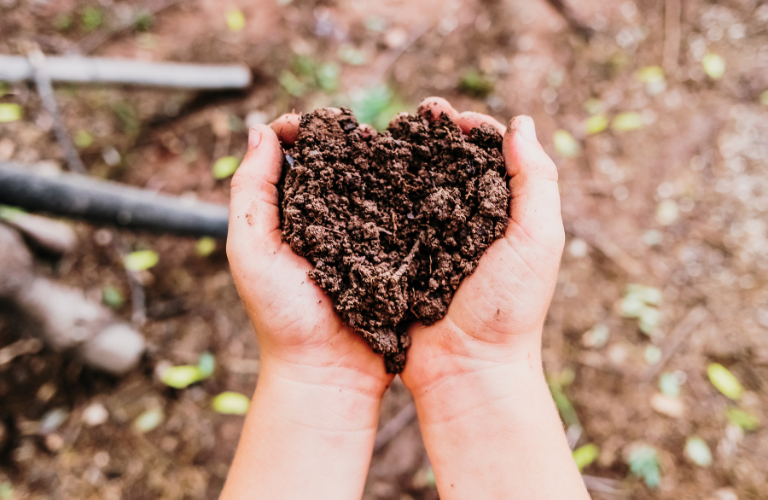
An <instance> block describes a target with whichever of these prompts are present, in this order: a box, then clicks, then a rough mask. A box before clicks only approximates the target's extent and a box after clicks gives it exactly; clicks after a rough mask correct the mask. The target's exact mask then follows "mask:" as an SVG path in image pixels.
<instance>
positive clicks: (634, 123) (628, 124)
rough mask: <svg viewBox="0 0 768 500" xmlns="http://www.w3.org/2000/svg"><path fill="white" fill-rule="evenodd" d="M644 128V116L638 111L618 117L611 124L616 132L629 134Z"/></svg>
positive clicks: (621, 114)
mask: <svg viewBox="0 0 768 500" xmlns="http://www.w3.org/2000/svg"><path fill="white" fill-rule="evenodd" d="M642 126H643V115H641V114H640V113H638V112H636V111H628V112H626V113H620V114H618V115H616V117H615V118H614V119H613V123H612V124H611V128H612V129H613V130H614V131H616V132H627V131H630V130H637V129H639V128H642Z"/></svg>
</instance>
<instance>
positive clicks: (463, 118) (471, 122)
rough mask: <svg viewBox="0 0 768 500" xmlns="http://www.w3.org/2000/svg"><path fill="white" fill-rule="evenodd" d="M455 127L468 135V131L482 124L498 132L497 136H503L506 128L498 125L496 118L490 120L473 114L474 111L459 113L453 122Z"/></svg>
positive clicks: (486, 116) (485, 116)
mask: <svg viewBox="0 0 768 500" xmlns="http://www.w3.org/2000/svg"><path fill="white" fill-rule="evenodd" d="M453 121H455V122H456V125H458V126H459V128H460V129H461V131H462V132H464V133H465V134H467V135H469V132H470V130H472V129H473V128H477V127H479V126H480V125H482V124H487V125H490V126H491V127H493V128H495V129H496V130H498V131H499V134H501V135H504V133H505V132H506V131H507V127H505V126H504V125H502V124H501V123H499V121H498V120H497V119H496V118H492V117H490V116H488V115H484V114H482V113H475V112H474V111H465V112H463V113H459V115H458V116H457V117H456V119H455V120H453Z"/></svg>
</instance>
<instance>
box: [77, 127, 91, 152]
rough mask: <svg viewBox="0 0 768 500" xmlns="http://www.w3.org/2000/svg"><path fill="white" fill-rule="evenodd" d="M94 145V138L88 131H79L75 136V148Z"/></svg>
mask: <svg viewBox="0 0 768 500" xmlns="http://www.w3.org/2000/svg"><path fill="white" fill-rule="evenodd" d="M91 144H93V136H92V135H91V133H90V132H88V131H87V130H78V131H77V134H75V146H77V147H78V148H87V147H88V146H90V145H91Z"/></svg>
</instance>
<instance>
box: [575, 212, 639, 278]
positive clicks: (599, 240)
mask: <svg viewBox="0 0 768 500" xmlns="http://www.w3.org/2000/svg"><path fill="white" fill-rule="evenodd" d="M565 230H566V231H567V232H569V233H571V234H572V235H574V236H577V237H579V238H581V239H582V240H584V241H586V242H587V243H589V244H590V245H591V246H592V247H593V248H595V249H597V250H598V251H599V252H600V253H602V254H603V255H605V256H606V257H608V258H609V259H611V260H612V261H613V262H614V263H615V264H616V265H617V266H619V268H621V270H623V271H624V272H625V273H626V274H628V275H629V276H630V277H637V276H640V275H642V274H643V266H642V265H641V264H640V263H639V262H638V261H637V260H635V259H634V257H632V256H631V255H629V254H628V253H627V252H625V251H624V249H623V248H621V247H620V246H618V245H617V244H616V243H614V242H613V241H612V240H611V239H610V238H607V237H606V236H604V235H603V234H601V233H597V234H595V235H590V234H587V233H585V232H583V231H578V230H577V229H576V228H575V227H574V226H573V224H569V223H567V222H566V223H565Z"/></svg>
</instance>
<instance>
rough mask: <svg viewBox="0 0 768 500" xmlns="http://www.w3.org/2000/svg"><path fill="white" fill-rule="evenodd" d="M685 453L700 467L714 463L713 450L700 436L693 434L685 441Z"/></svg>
mask: <svg viewBox="0 0 768 500" xmlns="http://www.w3.org/2000/svg"><path fill="white" fill-rule="evenodd" d="M685 455H686V456H687V457H688V458H690V459H691V461H692V462H693V463H695V464H696V465H698V466H699V467H709V466H710V465H712V452H711V451H709V446H707V443H706V442H705V441H704V440H703V439H701V438H700V437H698V436H691V437H689V438H688V440H687V441H686V442H685Z"/></svg>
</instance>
